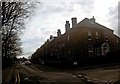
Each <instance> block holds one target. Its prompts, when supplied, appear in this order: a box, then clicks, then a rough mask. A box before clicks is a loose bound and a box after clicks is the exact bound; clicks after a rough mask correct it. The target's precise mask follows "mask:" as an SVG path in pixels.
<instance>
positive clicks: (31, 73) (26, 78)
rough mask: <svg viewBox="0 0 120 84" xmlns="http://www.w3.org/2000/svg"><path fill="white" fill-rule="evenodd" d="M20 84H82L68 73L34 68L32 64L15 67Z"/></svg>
mask: <svg viewBox="0 0 120 84" xmlns="http://www.w3.org/2000/svg"><path fill="white" fill-rule="evenodd" d="M17 70H18V72H19V77H20V83H21V84H23V83H26V84H27V83H29V84H37V83H38V84H40V83H43V84H44V83H60V82H67V83H70V84H73V82H74V84H79V83H80V82H82V81H81V80H80V79H79V78H77V77H76V76H75V75H73V74H72V73H69V72H62V71H50V70H46V69H44V68H43V67H39V69H38V68H36V67H35V66H34V65H33V64H31V65H25V64H22V63H20V64H19V65H18V66H17Z"/></svg>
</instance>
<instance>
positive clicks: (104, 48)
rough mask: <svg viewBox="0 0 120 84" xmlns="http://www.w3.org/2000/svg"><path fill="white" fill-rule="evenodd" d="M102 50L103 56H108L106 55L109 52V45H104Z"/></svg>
mask: <svg viewBox="0 0 120 84" xmlns="http://www.w3.org/2000/svg"><path fill="white" fill-rule="evenodd" d="M101 48H102V55H105V56H106V54H107V53H108V52H109V45H108V44H107V43H104V44H103V45H102V47H101Z"/></svg>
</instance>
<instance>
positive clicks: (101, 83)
mask: <svg viewBox="0 0 120 84" xmlns="http://www.w3.org/2000/svg"><path fill="white" fill-rule="evenodd" d="M119 74H120V66H119V65H114V66H107V67H102V68H92V69H79V68H76V69H66V70H60V69H56V68H51V67H47V66H42V65H34V64H30V65H25V64H24V63H22V62H21V63H19V64H17V66H16V68H14V76H15V78H14V82H15V83H14V84H113V83H110V82H115V81H116V80H119V78H120V75H119ZM115 84H116V83H115Z"/></svg>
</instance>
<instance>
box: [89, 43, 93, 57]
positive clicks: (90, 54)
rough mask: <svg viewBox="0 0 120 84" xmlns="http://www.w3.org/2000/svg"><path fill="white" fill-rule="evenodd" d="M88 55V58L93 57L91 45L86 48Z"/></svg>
mask: <svg viewBox="0 0 120 84" xmlns="http://www.w3.org/2000/svg"><path fill="white" fill-rule="evenodd" d="M88 53H89V56H90V57H91V56H93V46H92V45H89V46H88Z"/></svg>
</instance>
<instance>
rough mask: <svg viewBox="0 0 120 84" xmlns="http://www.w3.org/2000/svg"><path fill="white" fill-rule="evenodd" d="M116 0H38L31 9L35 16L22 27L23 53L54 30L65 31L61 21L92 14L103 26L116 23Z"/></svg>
mask: <svg viewBox="0 0 120 84" xmlns="http://www.w3.org/2000/svg"><path fill="white" fill-rule="evenodd" d="M117 1H118V0H111V1H108V0H106V1H104V2H102V1H100V0H74V1H73V0H67V1H64V0H60V1H58V0H46V1H44V0H41V3H40V5H38V7H37V9H36V10H35V15H34V16H32V17H31V20H29V21H28V22H27V23H26V29H25V30H24V33H23V35H21V38H22V39H21V41H22V43H23V45H22V46H23V51H24V53H28V52H32V53H33V52H34V51H35V50H36V49H37V48H39V47H40V46H41V45H42V44H43V43H44V42H45V41H46V40H47V39H48V38H49V36H50V35H54V36H56V35H57V29H61V31H62V33H64V32H65V21H66V20H68V21H70V24H71V18H72V17H77V20H78V22H79V21H81V20H82V19H84V18H85V17H88V18H91V17H92V16H95V18H96V19H97V20H96V21H97V22H98V23H100V24H103V25H105V26H107V27H115V28H116V27H117V26H116V25H115V26H114V25H113V24H114V22H117V20H116V18H117V14H116V11H117V7H116V4H117Z"/></svg>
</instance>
